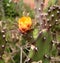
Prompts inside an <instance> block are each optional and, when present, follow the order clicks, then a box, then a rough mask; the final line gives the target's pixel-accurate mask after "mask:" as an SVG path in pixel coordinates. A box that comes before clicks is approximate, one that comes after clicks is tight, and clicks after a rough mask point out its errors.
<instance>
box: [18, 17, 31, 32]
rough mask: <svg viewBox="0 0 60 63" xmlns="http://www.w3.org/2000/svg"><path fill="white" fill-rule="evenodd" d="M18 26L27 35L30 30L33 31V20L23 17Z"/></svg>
mask: <svg viewBox="0 0 60 63" xmlns="http://www.w3.org/2000/svg"><path fill="white" fill-rule="evenodd" d="M18 24H19V25H18V26H19V30H20V31H21V32H22V33H26V32H27V31H28V30H30V29H31V25H32V20H31V18H30V17H25V16H24V17H21V18H20V19H19V20H18Z"/></svg>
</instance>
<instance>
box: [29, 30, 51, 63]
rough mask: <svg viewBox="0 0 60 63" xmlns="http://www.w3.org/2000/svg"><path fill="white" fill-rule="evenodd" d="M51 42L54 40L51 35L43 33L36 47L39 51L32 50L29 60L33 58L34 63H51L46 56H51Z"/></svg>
mask: <svg viewBox="0 0 60 63" xmlns="http://www.w3.org/2000/svg"><path fill="white" fill-rule="evenodd" d="M51 40H52V38H51V35H50V33H49V32H48V31H46V30H45V31H42V33H41V35H40V36H39V38H38V40H36V43H35V45H34V46H36V47H37V51H35V50H32V49H31V50H30V52H29V58H31V59H32V60H33V61H39V60H42V61H43V63H49V58H48V59H46V58H45V57H44V56H45V55H48V56H50V54H51Z"/></svg>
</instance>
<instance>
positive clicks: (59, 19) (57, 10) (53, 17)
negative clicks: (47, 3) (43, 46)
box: [47, 5, 60, 31]
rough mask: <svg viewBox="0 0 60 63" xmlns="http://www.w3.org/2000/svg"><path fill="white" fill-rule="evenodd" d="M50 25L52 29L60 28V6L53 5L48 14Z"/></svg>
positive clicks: (57, 29)
mask: <svg viewBox="0 0 60 63" xmlns="http://www.w3.org/2000/svg"><path fill="white" fill-rule="evenodd" d="M47 23H48V27H51V31H59V30H60V6H58V5H54V6H51V7H50V8H49V10H48V15H47Z"/></svg>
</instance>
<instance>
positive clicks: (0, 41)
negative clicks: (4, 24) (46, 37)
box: [0, 30, 6, 59]
mask: <svg viewBox="0 0 60 63" xmlns="http://www.w3.org/2000/svg"><path fill="white" fill-rule="evenodd" d="M4 33H5V31H4V30H2V31H1V30H0V59H2V55H3V54H4V50H5V46H6V40H5V34H4Z"/></svg>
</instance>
